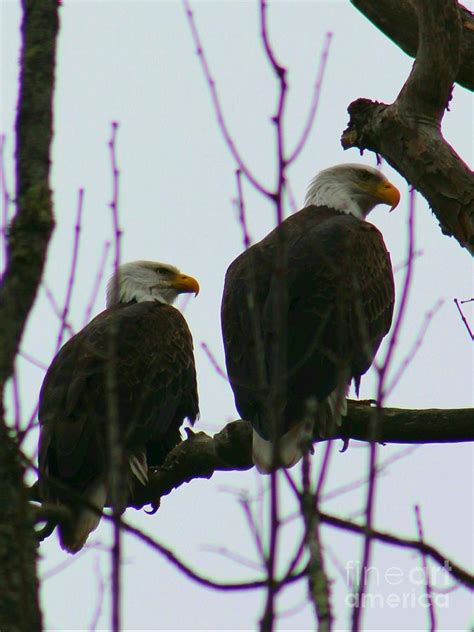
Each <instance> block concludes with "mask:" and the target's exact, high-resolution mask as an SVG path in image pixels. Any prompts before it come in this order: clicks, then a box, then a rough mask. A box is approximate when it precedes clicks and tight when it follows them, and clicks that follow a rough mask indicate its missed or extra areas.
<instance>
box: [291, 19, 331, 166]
mask: <svg viewBox="0 0 474 632" xmlns="http://www.w3.org/2000/svg"><path fill="white" fill-rule="evenodd" d="M332 37H333V33H331V32H330V31H328V32H327V33H326V37H325V39H324V43H323V48H322V51H321V53H320V55H319V68H318V72H317V75H316V81H315V82H314V89H313V98H312V100H311V105H310V108H309V113H308V118H307V119H306V123H305V126H304V128H303V131H302V133H301V136H300V138H299V140H298V142H297V143H296V146H295V148H294V149H293V151H292V152H291V154H290V155H289V157H288V164H290V163H292V162H294V161H295V160H296V159H297V158H298V156H299V155H300V153H301V152H302V151H303V149H304V147H305V145H306V142H307V140H308V138H309V135H310V133H311V130H312V129H313V125H314V119H315V116H316V113H317V111H318V105H319V99H320V97H321V89H322V86H323V79H324V75H325V73H326V67H327V62H328V57H329V48H330V46H331V40H332Z"/></svg>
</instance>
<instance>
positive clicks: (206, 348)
mask: <svg viewBox="0 0 474 632" xmlns="http://www.w3.org/2000/svg"><path fill="white" fill-rule="evenodd" d="M201 349H202V350H203V351H204V353H205V354H206V356H207V359H208V360H209V362H210V363H211V364H212V367H213V369H214V371H215V372H216V373H217V375H218V376H219V377H221V378H222V379H223V380H225V381H226V382H228V381H229V378H228V377H227V373H226V372H225V371H224V369H223V368H222V367H221V365H220V364H219V362H218V361H217V358H216V357H215V355H214V354H213V353H212V351H211V349H210V348H209V345H208V344H207V342H201Z"/></svg>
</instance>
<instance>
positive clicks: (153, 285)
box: [106, 261, 179, 308]
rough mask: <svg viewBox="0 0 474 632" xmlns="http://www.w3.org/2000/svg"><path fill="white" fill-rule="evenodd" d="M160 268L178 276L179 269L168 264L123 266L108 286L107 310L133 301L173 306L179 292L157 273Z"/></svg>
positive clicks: (141, 263) (139, 262) (152, 263)
mask: <svg viewBox="0 0 474 632" xmlns="http://www.w3.org/2000/svg"><path fill="white" fill-rule="evenodd" d="M160 267H161V268H165V269H166V270H168V271H169V272H170V273H172V274H178V269H177V268H175V267H174V266H170V265H168V264H160V263H154V262H149V261H133V262H131V263H124V264H122V265H121V266H120V267H119V269H118V272H116V273H115V274H113V275H112V278H111V279H110V281H109V282H108V284H107V302H106V304H107V308H110V307H112V306H113V305H117V303H131V302H132V301H136V302H137V303H143V302H145V301H155V302H158V303H163V304H168V305H172V304H173V303H174V301H175V300H176V297H177V296H178V294H179V290H177V289H176V288H174V287H173V286H170V284H169V283H167V282H166V279H163V276H162V275H161V274H160V272H159V271H157V269H158V270H159V268H160ZM117 294H118V296H117Z"/></svg>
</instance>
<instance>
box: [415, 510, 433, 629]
mask: <svg viewBox="0 0 474 632" xmlns="http://www.w3.org/2000/svg"><path fill="white" fill-rule="evenodd" d="M415 517H416V526H417V529H418V537H419V538H420V542H422V543H423V542H424V535H423V524H422V522H421V512H420V507H419V505H415ZM421 562H422V564H423V574H424V578H425V591H426V600H427V602H428V608H429V614H430V632H436V614H435V609H434V603H433V594H432V590H431V581H430V576H429V569H428V562H427V561H426V554H425V553H422V554H421Z"/></svg>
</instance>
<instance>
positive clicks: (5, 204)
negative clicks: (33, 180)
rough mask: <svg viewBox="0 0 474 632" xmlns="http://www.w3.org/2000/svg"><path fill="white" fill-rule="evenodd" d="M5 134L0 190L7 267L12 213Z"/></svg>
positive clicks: (0, 141)
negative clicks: (9, 225) (7, 175)
mask: <svg viewBox="0 0 474 632" xmlns="http://www.w3.org/2000/svg"><path fill="white" fill-rule="evenodd" d="M5 145H6V136H5V134H1V135H0V190H1V195H2V223H1V225H0V247H2V248H3V265H5V266H6V264H7V261H8V235H7V231H8V222H9V211H10V193H9V192H8V187H7V178H6V173H5Z"/></svg>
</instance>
